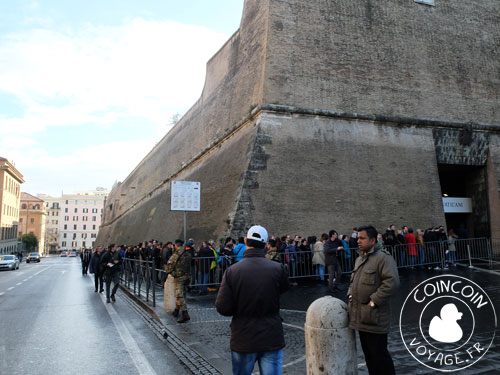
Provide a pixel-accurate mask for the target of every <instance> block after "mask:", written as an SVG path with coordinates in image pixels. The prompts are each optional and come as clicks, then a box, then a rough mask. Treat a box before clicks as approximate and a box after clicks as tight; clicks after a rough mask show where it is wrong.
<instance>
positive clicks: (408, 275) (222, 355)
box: [155, 268, 500, 375]
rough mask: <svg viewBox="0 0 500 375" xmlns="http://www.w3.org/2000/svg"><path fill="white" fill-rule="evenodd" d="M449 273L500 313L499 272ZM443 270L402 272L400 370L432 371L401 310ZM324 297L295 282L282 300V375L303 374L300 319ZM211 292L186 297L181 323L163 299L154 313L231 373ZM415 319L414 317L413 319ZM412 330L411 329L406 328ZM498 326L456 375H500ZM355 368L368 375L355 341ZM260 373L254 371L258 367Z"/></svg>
mask: <svg viewBox="0 0 500 375" xmlns="http://www.w3.org/2000/svg"><path fill="white" fill-rule="evenodd" d="M446 273H447V274H456V275H459V276H462V277H466V278H467V279H469V280H471V281H474V282H475V283H477V284H478V285H479V286H481V287H482V288H483V289H484V290H485V291H486V293H487V294H488V295H489V296H490V298H491V299H492V302H493V304H494V306H495V308H496V310H497V312H499V311H500V273H498V274H495V273H486V272H483V271H479V270H469V269H465V268H459V269H451V270H449V271H447V272H446ZM440 274H443V272H442V271H431V270H426V269H416V270H401V271H400V278H401V286H400V291H399V293H398V295H397V296H396V297H395V298H394V300H393V303H392V317H391V320H392V330H391V332H390V333H389V351H390V352H391V355H392V357H393V359H394V363H395V366H396V371H397V373H398V374H431V373H435V372H436V371H435V370H432V369H430V368H427V367H425V366H423V365H421V364H420V363H418V362H417V361H416V360H415V359H414V358H413V357H412V356H411V355H410V354H409V353H408V351H407V350H406V348H405V346H404V345H403V342H402V339H401V336H400V333H399V314H400V311H401V307H402V305H403V302H404V300H405V298H406V297H407V295H408V294H409V293H410V292H411V290H412V289H413V288H414V287H415V286H417V285H418V284H419V283H420V282H422V281H424V280H426V279H428V278H430V277H433V276H437V275H440ZM341 287H342V290H341V291H339V292H337V293H336V294H334V297H337V298H340V299H343V300H344V301H345V300H346V298H347V297H346V291H347V282H344V283H343V284H342V286H341ZM325 295H328V293H327V288H326V285H325V284H324V283H323V284H320V283H319V282H311V281H302V282H300V281H299V285H297V286H294V287H293V288H292V290H290V291H289V292H287V293H285V294H284V295H283V296H282V300H281V307H282V310H281V316H282V318H283V320H284V328H285V340H286V343H287V346H286V348H285V356H284V370H283V373H284V374H305V373H306V362H305V343H304V323H305V317H306V311H307V308H308V307H309V305H310V304H311V303H312V302H313V301H314V300H316V299H317V298H321V297H323V296H325ZM214 301H215V293H212V294H210V295H208V296H193V295H189V297H188V299H187V304H188V309H189V312H190V316H191V322H190V323H189V324H183V325H179V324H177V323H176V322H175V319H174V318H173V317H171V316H170V314H168V313H166V312H165V311H163V309H162V308H161V306H162V305H163V302H162V299H161V298H159V299H158V300H157V306H158V307H157V308H156V310H155V311H156V313H157V314H158V316H159V317H160V319H161V320H162V322H163V324H164V325H166V326H167V327H168V328H169V329H170V330H172V331H173V332H175V333H176V335H178V337H179V338H181V339H182V340H184V341H185V342H186V343H187V344H188V345H190V347H191V348H192V349H193V350H195V351H196V352H198V353H199V354H200V355H201V356H202V357H204V358H205V359H206V360H207V361H209V362H210V363H212V365H214V366H215V367H216V368H218V369H219V370H220V371H221V372H223V373H224V374H226V373H227V374H230V373H231V360H230V351H229V337H230V328H229V323H230V319H229V318H226V317H223V316H221V315H219V314H218V313H217V312H216V310H215V308H214ZM415 322H418V317H415ZM478 324H479V325H483V326H482V327H479V328H480V329H481V330H482V331H484V332H485V334H488V333H490V334H491V332H492V331H493V330H495V327H494V324H493V325H492V323H491V322H479V323H478ZM407 328H408V329H410V328H413V329H414V328H415V327H407ZM498 331H499V329H498V327H497V328H496V337H495V340H494V342H493V344H492V346H491V348H490V349H489V351H488V353H487V354H486V355H485V357H484V358H482V359H481V360H480V361H479V362H477V363H475V364H474V365H473V366H472V367H470V368H468V369H465V370H461V371H459V373H460V374H498V373H499V370H498V369H499V368H500V341H499V340H500V338H499V334H500V332H498ZM357 341H358V343H357V347H358V364H359V365H358V369H359V374H360V375H364V374H368V371H367V369H366V366H365V364H364V357H363V354H362V351H361V346H360V345H359V340H358V339H357ZM257 373H258V371H257Z"/></svg>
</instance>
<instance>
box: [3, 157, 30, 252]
mask: <svg viewBox="0 0 500 375" xmlns="http://www.w3.org/2000/svg"><path fill="white" fill-rule="evenodd" d="M23 182H24V179H23V175H22V174H21V173H20V172H19V171H18V170H17V169H16V167H14V166H13V165H12V164H11V163H9V161H8V160H7V159H5V158H2V157H0V227H1V228H2V232H1V237H0V254H11V253H17V251H18V249H17V231H18V223H19V208H20V197H21V184H22V183H23Z"/></svg>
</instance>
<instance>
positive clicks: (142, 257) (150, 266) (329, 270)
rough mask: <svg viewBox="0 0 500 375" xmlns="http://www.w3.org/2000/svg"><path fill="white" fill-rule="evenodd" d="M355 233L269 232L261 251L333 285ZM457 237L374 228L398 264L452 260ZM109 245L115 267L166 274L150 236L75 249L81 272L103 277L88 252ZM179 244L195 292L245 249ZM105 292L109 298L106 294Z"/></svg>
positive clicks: (299, 275)
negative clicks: (135, 266) (141, 265)
mask: <svg viewBox="0 0 500 375" xmlns="http://www.w3.org/2000/svg"><path fill="white" fill-rule="evenodd" d="M357 237H358V229H357V228H353V230H352V232H351V233H350V234H349V235H347V234H338V233H337V232H336V231H335V230H331V231H329V232H328V233H322V234H321V235H320V236H319V237H316V236H309V237H302V236H300V235H295V236H290V235H283V236H271V237H270V238H269V239H268V241H267V243H266V255H265V256H266V258H268V259H271V260H273V261H276V262H279V263H281V264H283V265H284V266H285V267H286V269H287V271H288V273H289V276H290V278H291V279H292V285H296V283H297V281H300V280H301V279H304V278H308V279H310V278H314V279H316V280H318V281H319V282H327V283H328V286H329V288H330V289H331V290H335V289H338V286H339V283H340V282H341V280H342V275H343V274H346V273H347V274H348V273H350V272H351V271H352V269H353V265H354V261H355V259H356V257H357V256H358V244H357V240H358V238H357ZM463 238H467V231H466V230H465V229H464V228H463V227H458V228H457V229H456V230H454V229H449V231H448V233H446V232H445V229H444V227H443V226H438V227H432V228H428V229H425V230H421V229H417V230H413V229H412V228H411V227H408V226H406V225H404V226H402V227H401V229H396V227H395V225H390V226H389V227H388V228H387V229H386V231H385V232H384V233H379V234H378V237H377V242H378V243H379V244H380V245H381V246H382V247H384V248H385V249H386V250H388V251H389V252H390V253H391V255H392V256H393V257H394V259H395V261H396V264H397V265H398V266H399V267H409V268H414V267H429V268H433V269H436V270H439V269H441V268H444V269H446V268H448V267H450V266H451V267H455V266H456V245H455V242H456V240H458V239H463ZM112 247H113V248H114V250H113V251H114V252H116V253H118V254H119V258H120V262H119V265H118V266H117V267H116V268H115V269H114V270H115V271H116V270H120V269H121V268H123V267H122V263H123V262H125V265H127V262H129V263H128V264H129V265H128V267H132V264H134V263H133V262H136V261H140V262H144V264H145V265H147V267H146V268H147V270H148V272H147V276H148V277H150V279H151V280H152V281H157V282H158V283H160V284H161V285H163V283H164V282H165V280H166V277H167V272H166V268H167V265H168V261H169V259H170V258H171V256H172V255H173V253H174V251H175V244H174V243H172V242H167V243H162V242H160V241H157V240H150V241H145V242H141V243H139V244H137V245H134V246H126V245H119V246H115V245H113V246H109V248H108V249H105V251H103V250H102V249H101V250H100V251H97V250H95V251H94V252H93V253H92V252H91V251H89V250H87V251H84V252H82V253H81V254H80V257H81V258H82V272H83V273H84V274H86V273H87V272H88V269H89V268H91V269H93V270H98V273H102V275H103V277H104V273H105V271H106V267H105V266H103V265H102V264H100V265H99V266H98V265H97V263H98V261H97V260H96V259H94V258H99V257H102V253H109V252H111V248H112ZM184 247H185V250H186V252H188V253H189V254H190V269H189V283H188V284H189V286H188V290H189V291H190V292H191V293H192V294H199V295H206V294H208V292H212V291H216V286H217V285H219V284H220V282H221V281H222V276H223V274H224V272H225V271H226V270H227V269H228V268H229V267H230V266H231V265H233V264H236V263H238V262H240V261H241V260H242V259H243V257H244V254H245V251H246V245H245V243H244V238H243V237H241V238H238V239H237V240H235V239H233V238H230V237H229V238H224V239H220V241H219V244H216V242H215V241H214V240H206V241H202V242H201V243H200V244H199V245H198V246H196V244H195V241H194V240H193V239H189V240H188V241H187V242H186V244H185V246H184ZM100 254H101V255H100ZM99 263H102V262H100V261H99ZM108 268H109V267H108ZM92 273H93V271H92ZM108 273H111V272H108ZM101 282H102V281H101ZM95 289H96V291H98V290H100V291H101V292H102V291H103V288H102V287H101V288H98V286H97V281H96V288H95ZM107 297H108V299H112V295H111V294H110V295H109V296H107Z"/></svg>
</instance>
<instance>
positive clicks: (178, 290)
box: [166, 240, 191, 323]
mask: <svg viewBox="0 0 500 375" xmlns="http://www.w3.org/2000/svg"><path fill="white" fill-rule="evenodd" d="M183 244H184V242H183V241H182V240H176V241H175V251H174V253H173V254H172V256H171V257H170V259H169V260H168V262H167V267H166V268H167V270H166V272H167V274H170V275H172V276H173V277H174V280H175V297H176V299H177V302H176V306H175V310H174V312H173V313H172V315H173V316H175V317H178V316H179V312H181V314H182V315H181V317H180V318H179V320H178V323H185V322H187V321H188V320H189V319H190V318H189V314H188V312H187V306H186V301H185V299H184V293H185V288H186V286H187V285H188V284H189V280H190V275H191V273H190V270H191V254H190V253H189V252H187V251H186V249H185V248H184V247H183V246H182V245H183Z"/></svg>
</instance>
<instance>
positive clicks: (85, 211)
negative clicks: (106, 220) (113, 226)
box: [83, 208, 94, 214]
mask: <svg viewBox="0 0 500 375" xmlns="http://www.w3.org/2000/svg"><path fill="white" fill-rule="evenodd" d="M92 212H94V211H92ZM83 213H84V214H88V213H89V209H88V208H84V209H83Z"/></svg>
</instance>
